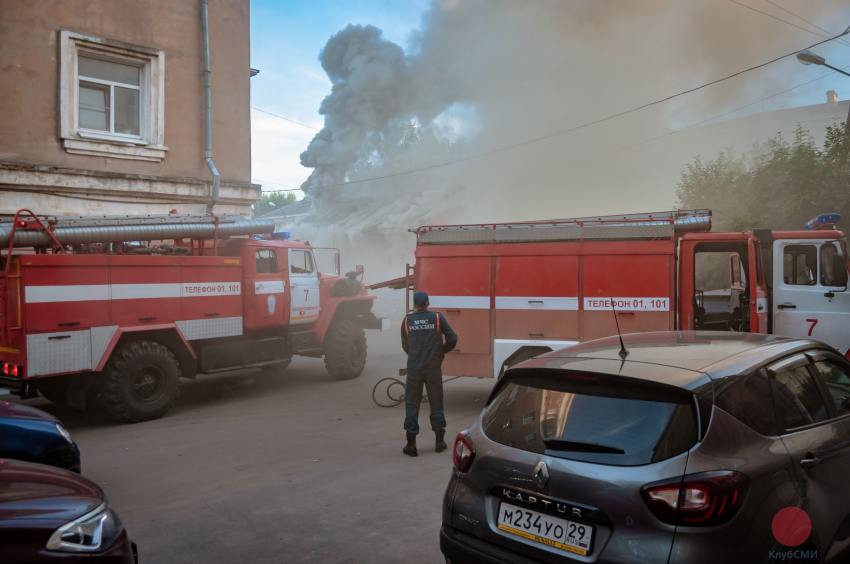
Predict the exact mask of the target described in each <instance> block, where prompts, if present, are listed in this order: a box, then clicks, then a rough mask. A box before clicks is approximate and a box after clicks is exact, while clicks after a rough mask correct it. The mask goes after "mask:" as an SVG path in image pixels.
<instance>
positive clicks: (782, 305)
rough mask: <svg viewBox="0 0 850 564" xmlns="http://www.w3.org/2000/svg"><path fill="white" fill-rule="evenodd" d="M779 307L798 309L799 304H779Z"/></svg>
mask: <svg viewBox="0 0 850 564" xmlns="http://www.w3.org/2000/svg"><path fill="white" fill-rule="evenodd" d="M776 307H777V308H778V309H797V306H796V305H794V304H779V305H778V306H776Z"/></svg>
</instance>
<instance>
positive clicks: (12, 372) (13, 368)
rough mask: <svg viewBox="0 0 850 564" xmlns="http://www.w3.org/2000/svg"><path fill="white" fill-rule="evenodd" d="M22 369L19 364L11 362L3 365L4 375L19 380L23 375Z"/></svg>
mask: <svg viewBox="0 0 850 564" xmlns="http://www.w3.org/2000/svg"><path fill="white" fill-rule="evenodd" d="M22 372H23V371H22V369H21V367H20V366H18V365H17V364H12V363H11V362H4V363H3V375H4V376H11V377H12V378H17V377H18V376H20V375H21V373H22Z"/></svg>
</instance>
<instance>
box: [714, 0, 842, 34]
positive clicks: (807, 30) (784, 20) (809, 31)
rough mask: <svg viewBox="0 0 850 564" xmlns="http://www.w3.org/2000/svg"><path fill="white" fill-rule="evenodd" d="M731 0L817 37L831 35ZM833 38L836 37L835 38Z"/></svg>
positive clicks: (732, 0) (731, 0)
mask: <svg viewBox="0 0 850 564" xmlns="http://www.w3.org/2000/svg"><path fill="white" fill-rule="evenodd" d="M729 1H730V2H731V3H733V4H735V5H736V6H740V7H742V8H746V9H747V10H750V11H752V12H755V13H757V14H761V15H763V16H767V17H768V18H771V19H773V20H776V21H778V22H782V23H784V24H787V25H790V26H791V27H796V28H797V29H799V30H801V31H805V32H806V33H808V34H810V35H814V36H815V37H829V35H830V34H823V33H818V32H816V31H812V30H810V29H808V28H805V27H803V26H801V25H797V24H795V23H794V22H789V21H788V20H786V19H783V18H780V17H779V16H777V15H775V14H771V13H770V12H765V11H764V10H759V9H758V8H754V7H752V6H750V5H749V4H744V3H743V2H739V1H738V0H729ZM833 39H835V38H833Z"/></svg>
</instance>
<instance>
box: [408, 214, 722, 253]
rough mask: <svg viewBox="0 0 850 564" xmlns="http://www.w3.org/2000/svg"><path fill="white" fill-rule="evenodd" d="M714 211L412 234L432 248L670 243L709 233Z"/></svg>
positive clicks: (431, 228)
mask: <svg viewBox="0 0 850 564" xmlns="http://www.w3.org/2000/svg"><path fill="white" fill-rule="evenodd" d="M710 229H711V210H673V211H665V212H653V213H633V214H625V215H603V216H595V217H576V218H569V219H550V220H545V221H526V222H513V223H479V224H468V225H426V226H422V227H419V228H417V229H413V230H411V231H412V232H413V233H415V234H416V238H417V243H419V244H429V245H451V244H476V243H530V242H545V241H585V240H605V239H609V240H616V239H670V238H673V237H675V236H677V235H678V234H681V233H686V232H690V231H709V230H710Z"/></svg>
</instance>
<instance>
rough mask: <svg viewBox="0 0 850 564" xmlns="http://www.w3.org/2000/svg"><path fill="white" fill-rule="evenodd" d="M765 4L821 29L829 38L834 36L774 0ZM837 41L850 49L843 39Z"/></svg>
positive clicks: (849, 44) (769, 0) (768, 0)
mask: <svg viewBox="0 0 850 564" xmlns="http://www.w3.org/2000/svg"><path fill="white" fill-rule="evenodd" d="M765 2H767V3H768V4H770V5H771V6H774V7H776V8H779V9H780V10H782V11H783V12H785V13H786V14H788V15H791V16H794V17H795V18H797V19H798V20H800V21H803V22H806V23H807V24H809V25H810V26H812V27H814V28H815V29H819V30H821V31H822V32H824V34H826V35H827V36H830V35H833V32H831V31H829V30H828V29H826V28H825V27H822V26H819V25H818V24H816V23H815V22H813V21H811V20H807V19H806V18H804V17H803V16H801V15H800V14H798V13H797V12H792V11H791V10H789V9H788V8H786V7H785V6H783V5H782V4H780V3H779V2H774V0H765ZM837 41H838V42H839V43H841V44H842V45H846V46H848V47H850V43H847V42H846V41H844V40H843V39H838V40H837Z"/></svg>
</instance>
